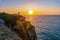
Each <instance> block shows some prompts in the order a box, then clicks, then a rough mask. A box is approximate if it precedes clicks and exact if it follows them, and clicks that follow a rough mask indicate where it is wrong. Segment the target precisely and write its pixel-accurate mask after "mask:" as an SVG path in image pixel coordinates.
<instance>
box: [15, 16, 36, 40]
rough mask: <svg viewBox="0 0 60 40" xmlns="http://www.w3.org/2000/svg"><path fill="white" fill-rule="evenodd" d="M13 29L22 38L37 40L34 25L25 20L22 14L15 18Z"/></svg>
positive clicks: (23, 39)
mask: <svg viewBox="0 0 60 40" xmlns="http://www.w3.org/2000/svg"><path fill="white" fill-rule="evenodd" d="M14 30H15V32H16V33H17V35H19V37H20V38H21V39H22V40H37V36H36V32H35V28H34V26H33V25H31V23H30V22H29V21H26V20H25V17H23V16H20V18H19V19H18V20H17V24H16V25H15V26H14Z"/></svg>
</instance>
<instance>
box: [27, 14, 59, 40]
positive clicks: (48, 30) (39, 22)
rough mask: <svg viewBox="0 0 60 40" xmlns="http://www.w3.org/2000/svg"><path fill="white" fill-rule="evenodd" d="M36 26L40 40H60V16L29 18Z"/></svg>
mask: <svg viewBox="0 0 60 40" xmlns="http://www.w3.org/2000/svg"><path fill="white" fill-rule="evenodd" d="M27 19H29V21H31V23H32V24H33V25H34V26H35V29H36V33H37V39H38V40H60V15H45V16H44V15H40V16H33V17H32V16H30V17H27Z"/></svg>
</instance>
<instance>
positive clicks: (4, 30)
mask: <svg viewBox="0 0 60 40" xmlns="http://www.w3.org/2000/svg"><path fill="white" fill-rule="evenodd" d="M0 40H21V39H20V38H19V37H18V36H17V35H16V34H15V32H13V31H12V30H10V29H9V28H8V27H6V26H5V25H0Z"/></svg>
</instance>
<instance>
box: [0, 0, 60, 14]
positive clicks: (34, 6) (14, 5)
mask: <svg viewBox="0 0 60 40" xmlns="http://www.w3.org/2000/svg"><path fill="white" fill-rule="evenodd" d="M28 10H34V11H35V13H36V15H60V0H0V12H7V13H17V12H21V13H22V12H25V11H28ZM25 13H27V12H25ZM22 14H24V13H22Z"/></svg>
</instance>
